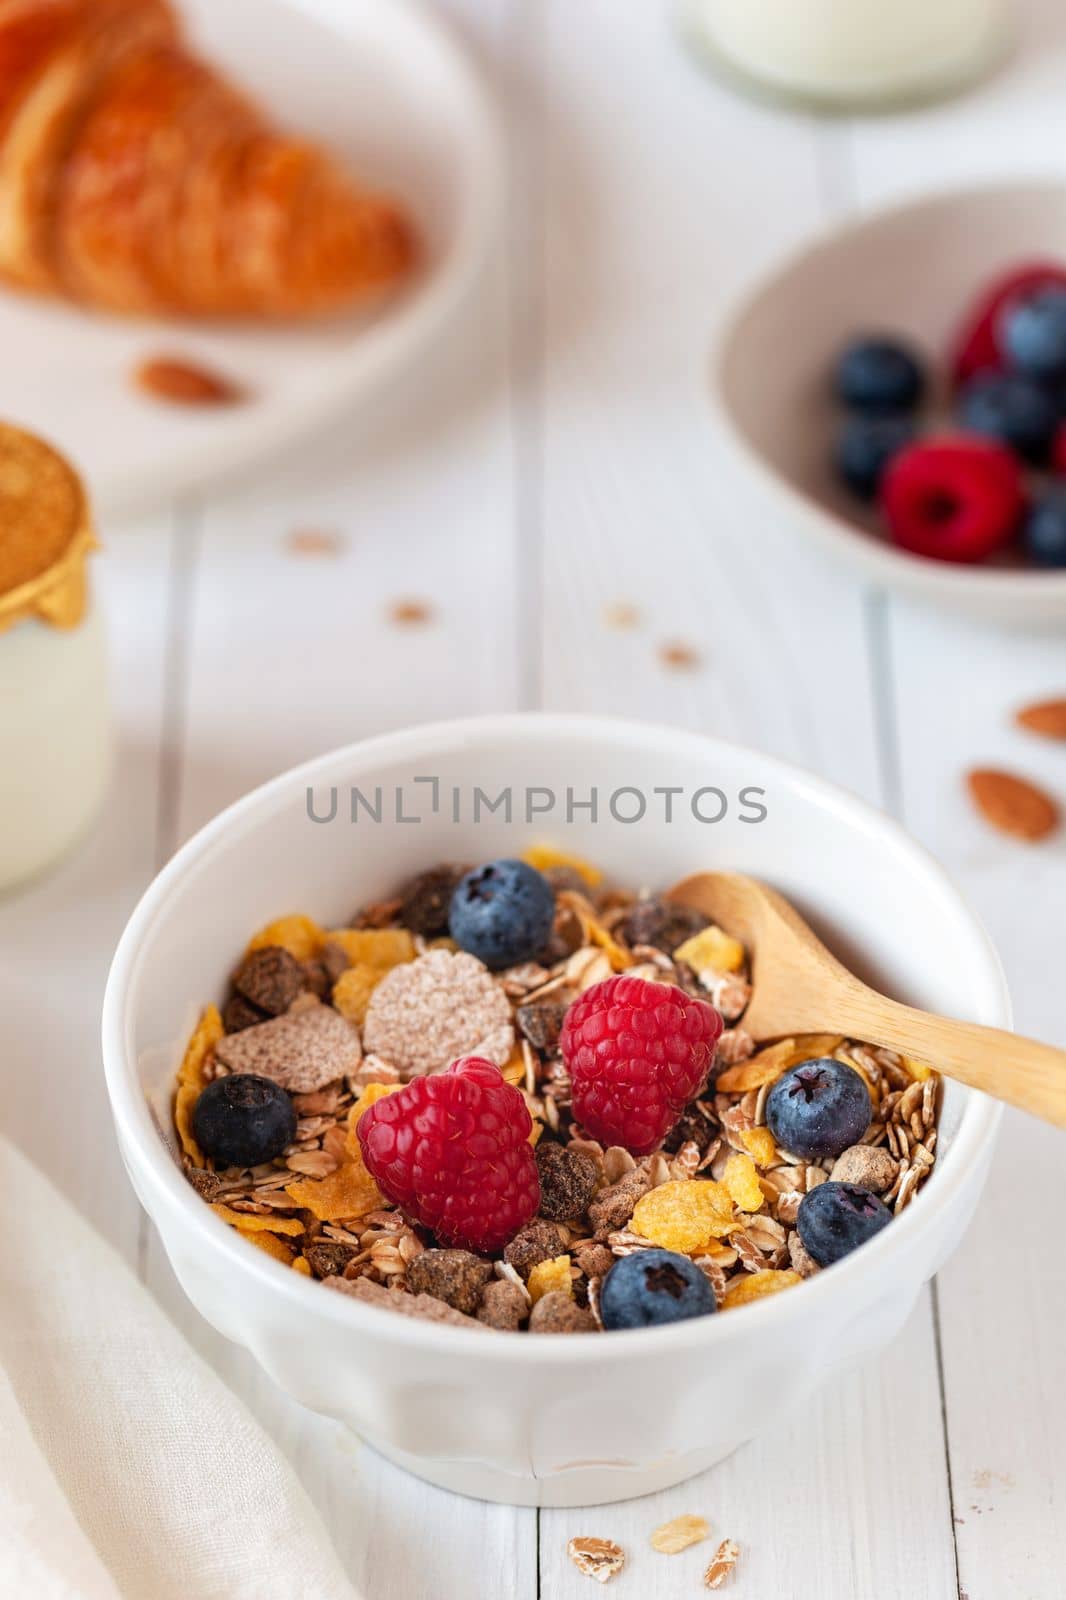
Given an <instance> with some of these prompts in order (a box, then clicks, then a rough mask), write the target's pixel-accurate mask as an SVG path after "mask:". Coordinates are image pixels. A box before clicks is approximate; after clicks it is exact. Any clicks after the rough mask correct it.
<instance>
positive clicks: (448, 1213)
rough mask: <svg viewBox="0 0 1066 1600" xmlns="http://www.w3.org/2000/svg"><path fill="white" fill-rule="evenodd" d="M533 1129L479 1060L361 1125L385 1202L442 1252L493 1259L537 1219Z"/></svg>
mask: <svg viewBox="0 0 1066 1600" xmlns="http://www.w3.org/2000/svg"><path fill="white" fill-rule="evenodd" d="M532 1130H533V1119H532V1118H531V1116H530V1115H529V1112H528V1111H527V1109H526V1103H525V1101H524V1100H523V1098H522V1096H521V1095H520V1094H519V1092H518V1090H517V1089H515V1088H512V1086H511V1085H510V1084H509V1083H506V1082H505V1081H504V1079H503V1078H502V1077H501V1076H500V1069H499V1067H495V1066H493V1064H492V1062H491V1061H483V1060H481V1058H480V1057H478V1056H466V1057H465V1058H464V1059H463V1060H461V1061H453V1062H452V1064H451V1066H450V1067H448V1068H447V1070H446V1071H444V1072H440V1073H437V1075H436V1076H435V1077H432V1078H415V1080H414V1081H413V1082H412V1083H409V1084H408V1085H407V1086H406V1088H404V1089H399V1090H397V1092H396V1093H395V1094H389V1095H384V1096H383V1097H382V1098H381V1099H380V1100H376V1101H375V1102H374V1104H373V1105H372V1106H370V1107H369V1108H368V1109H367V1110H366V1111H364V1112H363V1115H362V1116H361V1117H360V1118H359V1123H358V1127H357V1130H356V1131H357V1132H358V1135H359V1144H360V1146H361V1148H362V1152H363V1160H364V1161H365V1162H366V1165H367V1168H368V1170H369V1172H370V1173H371V1175H372V1177H373V1178H374V1180H375V1182H376V1183H377V1186H378V1188H379V1189H380V1190H381V1192H382V1194H384V1195H386V1196H387V1197H388V1198H389V1199H390V1200H391V1201H392V1202H393V1204H394V1205H397V1206H399V1207H400V1210H401V1211H402V1212H403V1213H404V1215H405V1216H406V1217H407V1218H408V1219H409V1220H410V1221H412V1222H420V1223H421V1224H422V1226H423V1227H425V1228H429V1229H430V1230H431V1232H433V1233H434V1234H435V1235H436V1237H437V1238H438V1239H439V1241H440V1242H441V1244H445V1245H451V1246H453V1247H455V1248H457V1249H462V1250H474V1251H476V1252H477V1253H478V1254H479V1255H488V1254H490V1253H491V1252H492V1251H494V1250H500V1249H502V1248H503V1246H504V1245H505V1244H507V1243H508V1241H509V1240H511V1239H512V1238H513V1237H514V1235H515V1234H516V1233H517V1232H518V1230H519V1228H522V1227H524V1226H525V1224H526V1223H527V1222H529V1220H530V1219H531V1218H532V1217H535V1216H536V1214H537V1209H538V1207H539V1205H540V1180H539V1178H538V1176H537V1162H536V1158H535V1157H534V1155H533V1146H532V1145H531V1144H530V1142H529V1135H530V1133H531V1132H532Z"/></svg>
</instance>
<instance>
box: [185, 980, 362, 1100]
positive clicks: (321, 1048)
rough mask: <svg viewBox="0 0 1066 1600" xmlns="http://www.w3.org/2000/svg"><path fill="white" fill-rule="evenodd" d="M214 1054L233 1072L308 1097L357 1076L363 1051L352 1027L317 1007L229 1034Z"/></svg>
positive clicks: (322, 1008)
mask: <svg viewBox="0 0 1066 1600" xmlns="http://www.w3.org/2000/svg"><path fill="white" fill-rule="evenodd" d="M215 1054H216V1056H217V1057H218V1059H219V1061H221V1062H222V1065H223V1066H225V1067H228V1068H229V1070H230V1071H231V1072H253V1073H257V1074H258V1075H259V1076H260V1077H261V1078H270V1079H272V1080H273V1082H274V1083H280V1084H281V1087H282V1088H283V1089H289V1090H295V1091H297V1092H298V1093H301V1094H306V1093H307V1092H308V1091H309V1090H311V1089H321V1088H322V1087H323V1086H324V1085H325V1084H327V1083H332V1082H333V1080H334V1079H335V1078H343V1077H344V1075H345V1073H348V1072H354V1071H355V1069H356V1068H357V1067H358V1065H359V1061H360V1058H361V1056H362V1050H361V1049H360V1046H359V1035H358V1034H357V1033H356V1031H355V1029H354V1028H353V1027H352V1026H351V1024H350V1023H347V1022H345V1020H344V1018H343V1017H342V1016H339V1015H338V1014H337V1012H336V1011H333V1010H331V1009H330V1007H329V1006H322V1005H319V1004H318V1003H317V1002H313V1003H312V1004H311V1005H310V1006H309V1007H308V1008H307V1009H306V1010H304V1011H295V1012H286V1014H285V1015H284V1016H281V1017H272V1018H271V1020H270V1021H269V1022H260V1023H259V1024H258V1026H256V1027H254V1028H245V1029H243V1031H242V1032H241V1033H230V1034H227V1035H226V1037H225V1038H224V1039H220V1040H219V1042H218V1044H217V1045H216V1046H215Z"/></svg>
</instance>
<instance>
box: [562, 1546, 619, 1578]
mask: <svg viewBox="0 0 1066 1600" xmlns="http://www.w3.org/2000/svg"><path fill="white" fill-rule="evenodd" d="M566 1553H567V1555H568V1556H569V1557H570V1559H571V1561H572V1562H573V1563H574V1566H575V1567H576V1568H577V1570H578V1571H579V1572H583V1573H584V1574H585V1576H586V1578H595V1580H596V1582H597V1583H609V1582H610V1580H611V1579H612V1578H613V1577H614V1576H615V1574H616V1573H619V1572H621V1570H622V1568H623V1567H624V1566H625V1564H626V1556H625V1551H624V1550H623V1549H622V1547H621V1545H617V1544H615V1542H614V1540H613V1539H590V1538H578V1539H571V1540H570V1543H569V1544H568V1545H567V1547H566Z"/></svg>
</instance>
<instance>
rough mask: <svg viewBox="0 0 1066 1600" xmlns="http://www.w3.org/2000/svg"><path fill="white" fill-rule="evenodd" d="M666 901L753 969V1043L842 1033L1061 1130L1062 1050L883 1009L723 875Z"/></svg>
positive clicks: (1065, 1063)
mask: <svg viewBox="0 0 1066 1600" xmlns="http://www.w3.org/2000/svg"><path fill="white" fill-rule="evenodd" d="M667 899H669V900H673V901H676V902H677V903H678V904H680V905H685V906H693V907H695V909H696V910H697V911H702V913H703V914H704V916H705V917H708V918H709V919H710V920H711V921H712V922H716V923H717V924H718V926H719V927H721V928H724V930H725V931H726V933H729V934H732V935H733V936H734V938H737V939H740V940H741V941H742V942H743V943H744V944H745V945H746V946H747V948H748V951H749V953H750V955H751V961H752V984H753V993H752V998H751V1004H750V1005H749V1006H748V1009H747V1011H746V1012H745V1013H744V1022H743V1026H744V1028H745V1029H746V1030H747V1032H748V1033H750V1034H751V1036H752V1038H753V1039H755V1040H756V1041H757V1042H758V1043H762V1042H763V1041H766V1040H772V1039H787V1038H790V1037H791V1036H792V1035H794V1034H798V1033H841V1034H844V1035H846V1036H847V1037H848V1038H850V1039H857V1040H860V1041H861V1042H862V1043H863V1044H871V1045H883V1046H885V1047H886V1048H887V1049H889V1050H896V1051H898V1052H899V1053H900V1054H901V1055H906V1056H913V1057H914V1058H915V1059H917V1060H918V1061H922V1062H925V1063H926V1064H928V1065H929V1066H931V1067H934V1068H935V1069H936V1070H937V1071H938V1072H942V1073H943V1074H944V1076H945V1077H947V1078H954V1079H955V1081H956V1082H957V1083H964V1084H965V1085H966V1086H967V1088H969V1089H980V1090H981V1091H982V1092H983V1093H985V1094H988V1095H992V1096H993V1098H994V1099H996V1100H1005V1101H1006V1102H1007V1103H1008V1104H1009V1105H1012V1106H1018V1107H1020V1109H1021V1110H1022V1111H1031V1112H1032V1113H1033V1115H1034V1116H1037V1117H1043V1118H1044V1119H1045V1121H1047V1122H1054V1123H1056V1124H1057V1125H1058V1126H1059V1127H1066V1050H1055V1049H1052V1047H1051V1046H1050V1045H1046V1044H1037V1043H1035V1042H1034V1041H1033V1040H1030V1039H1021V1038H1019V1037H1018V1035H1017V1034H1013V1033H1005V1032H1004V1031H1003V1030H1002V1029H999V1028H984V1027H981V1026H979V1025H978V1024H977V1023H975V1022H953V1021H951V1020H949V1019H948V1018H947V1017H934V1016H932V1015H930V1014H929V1013H928V1012H926V1011H915V1010H914V1009H913V1008H912V1007H911V1006H904V1005H900V1004H899V1002H898V1001H896V1000H889V999H886V997H885V996H884V995H883V994H878V993H877V991H876V990H875V989H870V988H868V987H867V985H866V984H864V983H860V981H859V979H858V978H856V977H855V976H854V974H853V973H850V972H849V971H848V970H847V968H846V967H843V966H841V964H840V962H839V961H838V960H837V959H836V957H835V956H833V955H830V953H829V951H828V950H827V949H826V948H825V945H824V944H822V942H821V940H820V939H818V938H817V937H816V936H815V935H814V933H812V931H811V929H810V928H808V926H807V924H806V923H805V922H804V920H803V918H802V917H801V916H800V915H799V913H798V912H797V911H795V910H794V909H793V908H792V906H790V905H789V903H788V901H787V900H784V899H783V898H782V897H781V895H779V894H777V893H776V892H775V891H774V890H773V889H769V888H767V886H766V885H765V884H764V883H759V882H757V880H756V879H754V878H745V877H742V876H741V875H740V874H739V873H731V872H701V873H697V874H696V875H695V876H694V877H691V878H685V879H684V881H683V882H682V883H679V884H677V885H676V887H675V888H673V889H671V890H670V892H669V894H668V895H667Z"/></svg>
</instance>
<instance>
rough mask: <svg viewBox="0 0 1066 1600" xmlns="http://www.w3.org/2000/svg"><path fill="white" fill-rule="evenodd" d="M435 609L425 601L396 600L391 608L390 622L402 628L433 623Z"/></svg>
mask: <svg viewBox="0 0 1066 1600" xmlns="http://www.w3.org/2000/svg"><path fill="white" fill-rule="evenodd" d="M432 620H433V607H432V606H431V605H429V603H428V602H427V601H425V600H394V601H393V602H392V604H391V605H390V606H389V621H390V622H393V623H395V624H396V625H397V627H401V628H409V627H418V626H420V625H421V624H422V623H425V622H432Z"/></svg>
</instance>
